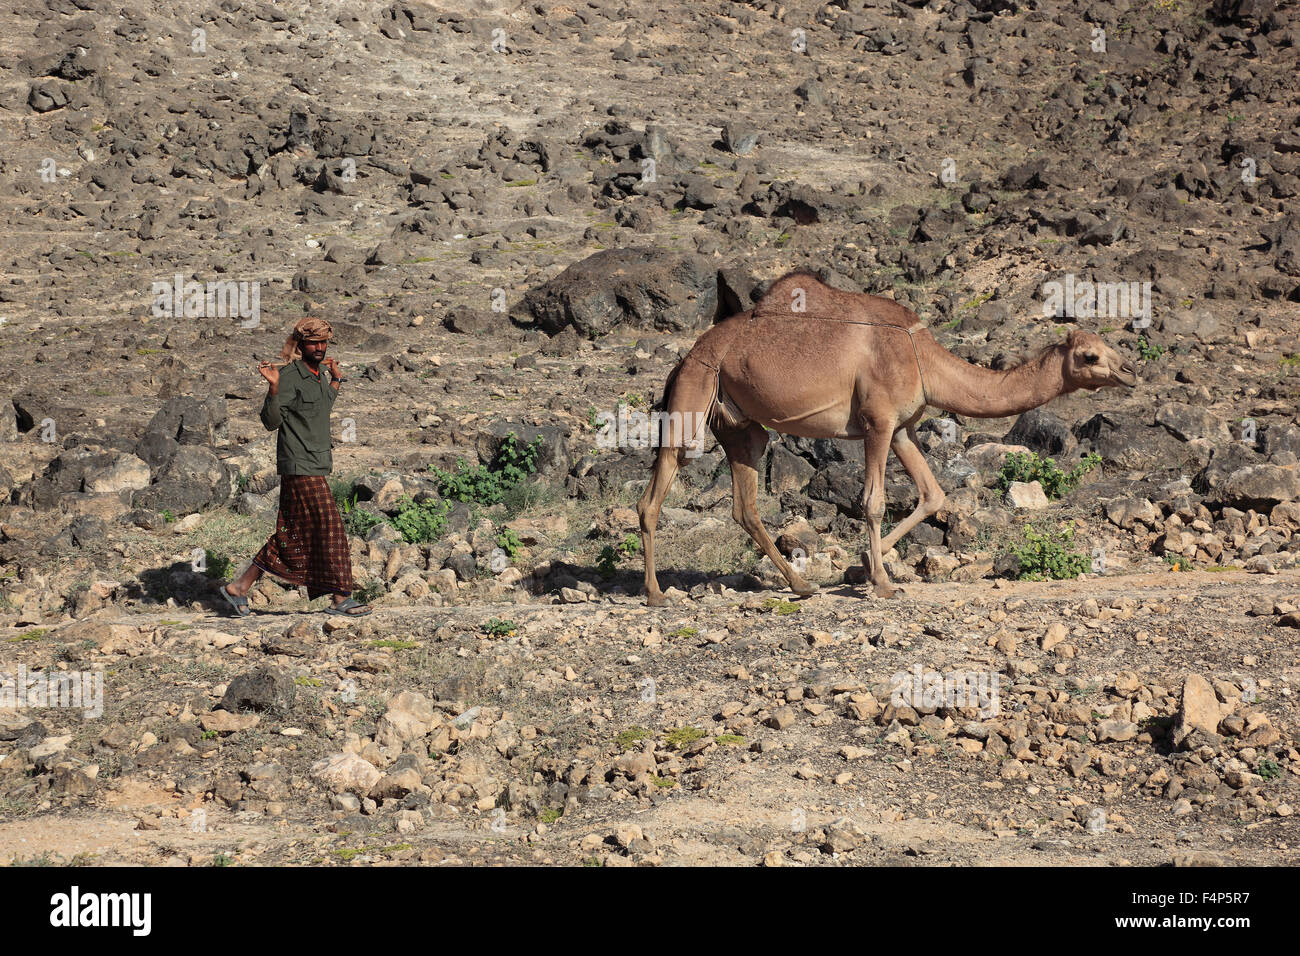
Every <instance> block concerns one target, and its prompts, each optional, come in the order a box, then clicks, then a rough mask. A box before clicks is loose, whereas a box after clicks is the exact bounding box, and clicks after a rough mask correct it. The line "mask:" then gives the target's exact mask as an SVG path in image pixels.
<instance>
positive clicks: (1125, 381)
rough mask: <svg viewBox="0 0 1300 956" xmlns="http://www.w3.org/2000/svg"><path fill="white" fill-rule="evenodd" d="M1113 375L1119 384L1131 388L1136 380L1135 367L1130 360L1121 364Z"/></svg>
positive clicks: (1135, 383)
mask: <svg viewBox="0 0 1300 956" xmlns="http://www.w3.org/2000/svg"><path fill="white" fill-rule="evenodd" d="M1115 377H1116V378H1117V379H1119V382H1120V384H1121V385H1123V386H1124V387H1125V388H1133V387H1134V386H1135V385H1137V382H1138V376H1137V369H1136V368H1135V367H1134V366H1133V363H1132V362H1125V363H1124V364H1123V365H1121V366H1120V367H1119V371H1118V372H1117V373H1115Z"/></svg>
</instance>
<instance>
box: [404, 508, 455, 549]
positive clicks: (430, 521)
mask: <svg viewBox="0 0 1300 956" xmlns="http://www.w3.org/2000/svg"><path fill="white" fill-rule="evenodd" d="M450 513H451V502H449V501H434V500H431V499H428V500H425V501H420V502H416V501H413V500H412V499H411V498H400V499H398V502H397V514H396V516H395V517H394V518H393V527H394V528H396V529H397V531H398V533H399V534H400V535H401V536H402V540H403V541H406V542H408V543H410V544H425V543H428V542H430V541H437V540H438V538H439V537H441V536H442V532H443V529H445V528H446V527H447V515H449V514H450Z"/></svg>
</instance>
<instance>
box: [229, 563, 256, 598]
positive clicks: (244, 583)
mask: <svg viewBox="0 0 1300 956" xmlns="http://www.w3.org/2000/svg"><path fill="white" fill-rule="evenodd" d="M261 576H262V569H261V568H259V567H258V566H257V565H256V564H251V563H250V564H249V565H248V570H247V571H245V572H244V573H243V574H241V575H240V576H239V577H237V578H235V580H233V581H231V582H230V583H229V584H227V585H226V591H227V592H228V593H230V594H233V595H234V596H235V597H243V596H244V595H246V594H247V593H248V592H249V591H250V590H251V589H252V587H253V585H254V584H256V583H257V579H258V578H260V577H261Z"/></svg>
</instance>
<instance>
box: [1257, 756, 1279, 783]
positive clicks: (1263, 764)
mask: <svg viewBox="0 0 1300 956" xmlns="http://www.w3.org/2000/svg"><path fill="white" fill-rule="evenodd" d="M1255 769H1256V770H1258V771H1259V775H1260V777H1261V778H1262V779H1264V780H1272V779H1274V778H1275V777H1277V776H1279V775H1281V773H1282V768H1281V766H1279V765H1278V762H1277V761H1276V760H1270V759H1269V758H1268V757H1265V758H1263V759H1262V760H1260V762H1259V763H1258V764H1256V766H1255Z"/></svg>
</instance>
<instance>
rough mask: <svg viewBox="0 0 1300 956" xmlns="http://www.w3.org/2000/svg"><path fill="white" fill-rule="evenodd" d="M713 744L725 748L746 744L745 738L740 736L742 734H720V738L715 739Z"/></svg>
mask: <svg viewBox="0 0 1300 956" xmlns="http://www.w3.org/2000/svg"><path fill="white" fill-rule="evenodd" d="M713 742H714V743H715V744H721V745H723V746H733V747H734V746H737V745H739V744H743V743H744V742H745V738H744V737H742V736H740V734H718V736H716V737H714V738H713Z"/></svg>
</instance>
